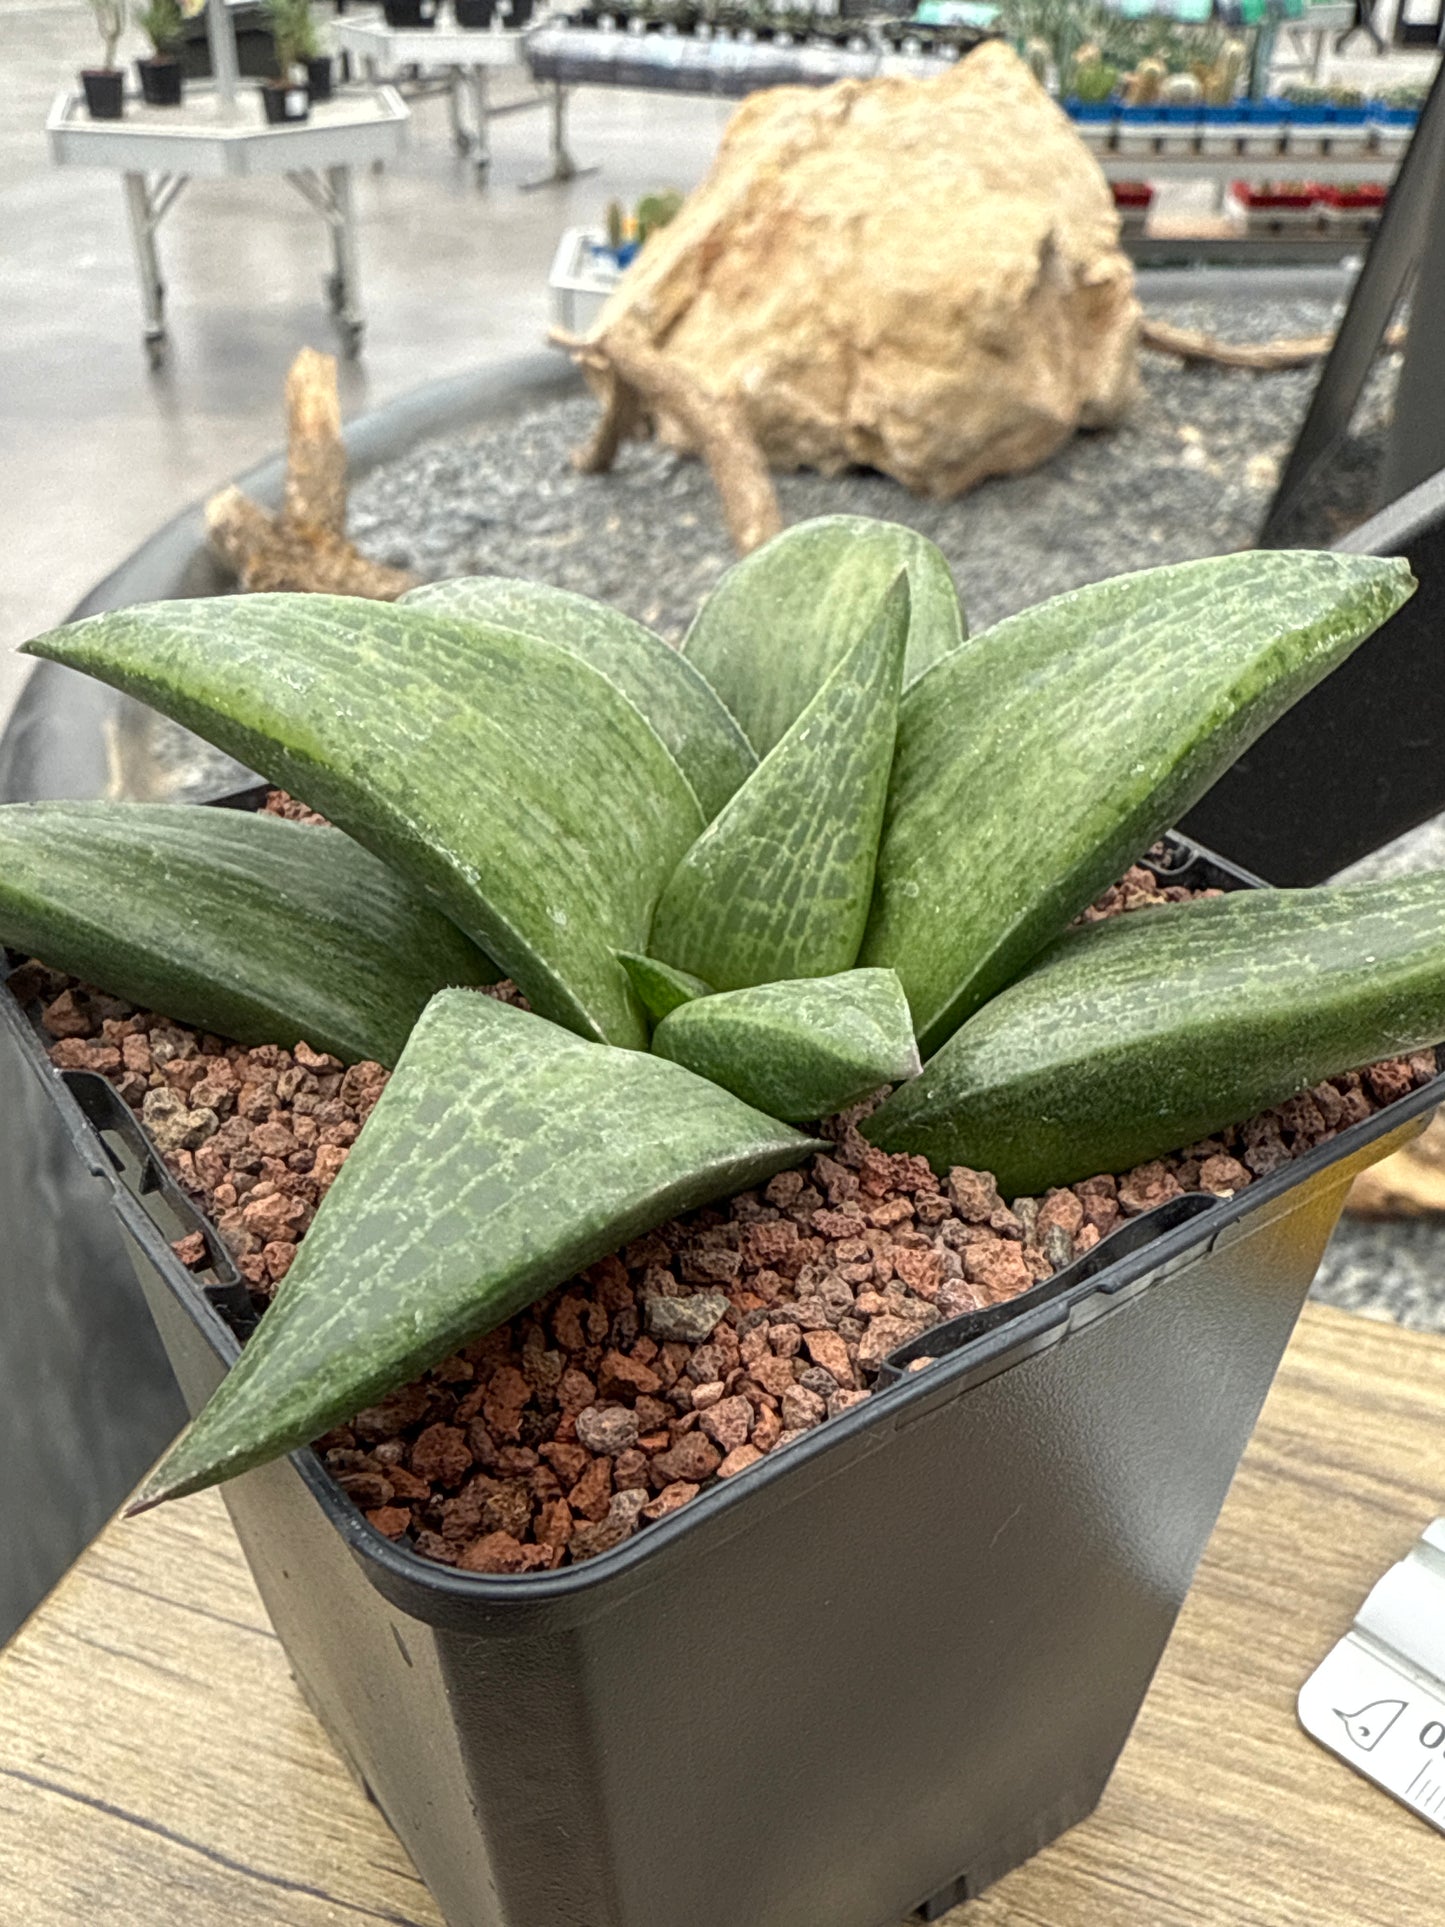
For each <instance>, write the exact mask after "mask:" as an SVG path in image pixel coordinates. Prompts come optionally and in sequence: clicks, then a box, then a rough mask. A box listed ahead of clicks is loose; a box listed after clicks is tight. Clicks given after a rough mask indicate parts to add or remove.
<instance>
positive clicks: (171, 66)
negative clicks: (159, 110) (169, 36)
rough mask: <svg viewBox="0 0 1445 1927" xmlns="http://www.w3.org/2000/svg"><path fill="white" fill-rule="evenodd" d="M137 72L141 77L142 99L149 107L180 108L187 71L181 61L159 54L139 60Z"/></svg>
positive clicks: (136, 65) (136, 66)
mask: <svg viewBox="0 0 1445 1927" xmlns="http://www.w3.org/2000/svg"><path fill="white" fill-rule="evenodd" d="M135 70H136V72H137V73H138V74H139V75H140V90H141V97H142V98H143V100H144V101H145V103H146V105H147V107H179V106H180V104H181V96H182V93H183V92H184V87H185V69H184V68H183V67H182V65H181V63H180V61H179V60H172V59H171V58H170V56H169V55H167V54H157V55H155V56H153V57H152V58H150V59H147V60H138V61H137V62H136V63H135Z"/></svg>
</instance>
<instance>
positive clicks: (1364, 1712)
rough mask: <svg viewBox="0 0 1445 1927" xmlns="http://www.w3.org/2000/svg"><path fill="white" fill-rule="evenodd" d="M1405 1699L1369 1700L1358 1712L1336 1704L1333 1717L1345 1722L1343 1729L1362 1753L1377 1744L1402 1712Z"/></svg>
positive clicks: (1405, 1703)
mask: <svg viewBox="0 0 1445 1927" xmlns="http://www.w3.org/2000/svg"><path fill="white" fill-rule="evenodd" d="M1406 1705H1407V1702H1406V1701H1405V1700H1371V1701H1370V1703H1369V1705H1368V1706H1362V1707H1361V1708H1360V1710H1359V1712H1358V1713H1345V1712H1342V1711H1341V1710H1340V1708H1339V1707H1338V1706H1337V1707H1336V1708H1335V1717H1336V1718H1337V1719H1341V1720H1343V1721H1344V1723H1345V1731H1346V1732H1347V1733H1348V1734H1349V1736H1350V1738H1351V1739H1352V1740H1353V1741H1354V1743H1355V1745H1356V1746H1357V1747H1359V1749H1360V1751H1361V1752H1362V1753H1368V1752H1369V1751H1370V1749H1371V1748H1372V1747H1374V1746H1377V1745H1378V1744H1379V1742H1380V1741H1381V1740H1382V1739H1383V1738H1384V1736H1385V1735H1386V1734H1387V1733H1388V1732H1389V1730H1390V1728H1391V1727H1392V1726H1393V1725H1394V1724H1395V1722H1396V1720H1397V1719H1399V1717H1400V1715H1401V1714H1402V1713H1403V1712H1404V1710H1405V1707H1406Z"/></svg>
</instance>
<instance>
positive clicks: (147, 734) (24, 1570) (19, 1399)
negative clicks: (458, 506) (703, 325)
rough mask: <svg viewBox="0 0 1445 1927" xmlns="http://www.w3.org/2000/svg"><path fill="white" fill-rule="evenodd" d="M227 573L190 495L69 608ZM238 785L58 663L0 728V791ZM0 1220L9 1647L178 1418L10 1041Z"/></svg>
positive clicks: (269, 485)
mask: <svg viewBox="0 0 1445 1927" xmlns="http://www.w3.org/2000/svg"><path fill="white" fill-rule="evenodd" d="M580 380H581V377H580V376H579V375H578V374H577V373H576V371H575V370H574V369H573V368H572V366H571V364H570V363H568V362H567V361H565V360H564V359H563V358H562V357H561V356H558V355H553V354H540V353H539V354H535V355H526V356H522V357H519V358H517V359H516V360H513V361H507V362H503V363H502V364H500V365H499V366H497V367H494V368H489V369H483V370H479V371H478V372H476V373H473V374H468V375H460V376H457V377H455V378H453V379H451V380H448V381H440V382H433V383H431V384H429V385H428V386H427V387H425V388H422V389H418V390H416V391H415V392H414V393H412V394H409V395H405V396H403V397H402V398H401V399H400V400H398V401H395V402H392V403H390V404H388V406H386V407H385V408H379V409H377V410H376V411H375V412H374V413H372V414H369V415H365V416H363V417H361V419H360V420H358V421H356V422H353V423H352V424H351V426H350V427H349V428H348V429H347V430H346V447H347V454H348V456H349V458H350V465H351V473H352V475H353V476H354V477H355V476H360V475H364V474H365V473H366V472H367V470H368V469H371V468H375V467H376V466H377V465H378V464H380V463H382V462H387V461H391V460H393V459H394V458H395V457H396V456H398V455H401V454H404V453H405V452H406V451H407V450H408V449H410V448H412V447H414V446H415V445H416V444H417V443H418V442H422V441H425V440H428V439H429V438H431V437H432V436H436V435H442V434H446V433H448V432H449V431H452V430H457V429H464V428H469V427H478V426H484V425H485V424H487V423H488V422H498V423H500V422H504V421H507V420H509V419H511V418H512V417H513V416H515V415H517V414H520V413H523V412H525V411H526V410H527V409H529V408H533V407H535V406H536V405H537V404H538V403H539V402H542V401H548V400H551V399H552V398H553V397H555V396H559V395H566V394H572V393H575V392H576V391H577V388H578V386H579V384H580ZM284 477H285V461H284V457H282V456H280V455H277V456H273V457H272V459H271V460H270V461H267V462H263V463H262V464H261V465H260V467H258V468H254V469H251V470H250V471H249V472H248V473H246V474H245V475H241V476H238V477H237V484H238V486H239V487H241V488H242V489H244V490H245V492H246V493H247V494H248V495H250V496H253V497H254V498H255V499H256V500H257V501H259V502H263V503H265V504H266V505H267V506H268V507H269V506H275V505H276V504H277V503H279V501H280V499H281V489H282V484H283V481H284ZM233 586H234V585H233V584H232V583H231V581H230V580H229V579H228V577H227V576H226V575H225V573H224V571H223V570H222V568H221V567H220V565H219V563H217V561H216V560H215V558H214V557H213V556H212V554H211V552H210V550H209V548H208V547H207V545H206V533H205V516H204V508H203V505H202V504H200V503H197V504H196V505H195V506H194V507H193V508H189V509H186V510H185V511H184V513H182V514H180V515H178V516H176V517H175V519H174V520H173V521H171V522H168V523H167V524H166V525H165V527H164V528H162V529H160V530H159V531H158V532H157V533H156V534H155V535H153V536H152V537H151V538H150V540H149V541H148V542H145V543H144V544H142V546H141V547H140V548H139V549H137V550H136V551H135V553H134V554H133V555H132V556H130V557H129V559H128V560H126V561H125V562H123V563H122V564H121V566H120V567H119V568H118V569H116V570H115V571H114V572H113V573H112V574H111V575H108V576H107V577H106V578H105V580H104V581H103V582H100V583H98V584H97V585H96V587H95V588H94V589H92V590H91V592H90V594H89V595H87V596H86V597H85V599H84V601H83V602H81V603H80V604H79V606H78V607H77V608H75V609H74V610H72V611H71V619H72V620H73V619H74V618H75V617H78V616H87V615H95V614H98V613H99V612H100V611H102V610H105V609H123V608H128V607H130V606H132V605H133V604H135V603H138V602H155V601H167V600H171V599H173V598H177V597H181V596H206V595H223V594H225V593H227V592H228V591H229V590H230V589H232V587H233ZM118 770H119V771H120V772H122V773H123V778H124V780H123V782H122V783H119V784H118V783H117V782H116V781H115V776H116V772H117V771H118ZM249 780H251V779H250V777H249V772H247V771H244V770H242V769H241V767H240V765H239V764H236V763H233V762H232V761H231V760H230V758H229V757H224V756H221V755H220V754H219V753H218V752H217V751H215V750H213V749H212V748H210V746H209V745H208V744H205V743H202V742H200V741H199V740H198V739H197V738H196V737H194V736H191V735H189V734H188V732H186V731H185V730H183V729H179V728H178V727H177V726H176V725H175V724H173V723H170V722H167V721H166V720H165V719H164V718H162V717H158V716H157V715H155V713H154V712H153V711H152V710H149V709H147V708H145V707H144V706H143V705H142V704H140V703H137V702H134V701H132V700H131V699H130V698H129V697H127V696H122V695H120V694H119V693H117V692H116V691H115V690H112V689H107V688H105V687H104V686H103V685H102V684H100V683H98V682H93V681H91V679H90V678H89V677H87V676H80V675H77V674H76V673H75V672H74V671H73V670H70V669H62V668H60V667H59V666H58V665H57V664H55V663H49V662H42V663H39V664H37V666H36V668H35V670H34V672H33V674H32V675H31V677H30V680H29V682H28V683H27V684H26V687H25V689H24V692H23V693H22V695H21V697H20V701H19V703H18V704H17V705H16V708H15V713H14V715H13V717H12V718H11V721H10V725H9V727H8V728H7V729H6V731H5V733H4V735H3V737H0V802H18V801H36V800H40V799H42V798H52V797H96V796H106V795H111V796H124V797H127V798H130V799H136V798H139V797H149V798H151V799H160V798H168V799H170V800H173V801H199V800H201V799H202V798H204V797H206V796H215V795H219V794H224V793H225V792H226V791H228V790H231V789H236V788H239V787H242V786H244V784H245V783H246V782H247V781H249ZM37 1207H38V1208H37ZM0 1226H9V1227H14V1228H16V1229H17V1230H23V1231H24V1232H25V1234H26V1235H24V1236H21V1237H19V1238H18V1239H17V1238H16V1237H14V1236H12V1237H11V1238H10V1239H9V1242H8V1249H9V1250H10V1251H11V1252H12V1253H16V1252H23V1254H24V1258H23V1263H20V1264H16V1265H14V1266H13V1267H6V1266H4V1265H0V1464H3V1465H4V1466H5V1467H6V1472H7V1477H6V1479H5V1482H4V1485H3V1488H0V1548H3V1557H0V1644H3V1643H4V1641H5V1640H6V1639H7V1638H8V1637H9V1635H10V1634H11V1633H12V1632H13V1631H14V1629H15V1628H16V1626H18V1625H19V1623H20V1621H21V1620H22V1619H23V1618H24V1617H25V1615H26V1613H27V1612H29V1610H30V1609H31V1607H32V1606H34V1605H35V1604H36V1602H37V1601H38V1600H39V1599H41V1598H43V1596H44V1595H45V1593H46V1592H48V1591H49V1589H50V1587H51V1586H52V1585H54V1583H55V1581H56V1580H57V1579H58V1578H59V1577H60V1575H61V1573H63V1572H64V1571H65V1569H66V1567H67V1566H68V1565H69V1564H70V1563H71V1561H72V1560H73V1559H74V1558H75V1557H76V1556H77V1554H78V1553H80V1552H81V1551H82V1550H83V1548H84V1547H85V1546H86V1545H87V1543H88V1542H89V1541H90V1539H91V1538H92V1537H93V1536H94V1535H95V1533H97V1532H98V1531H99V1530H100V1528H101V1527H102V1526H103V1525H104V1524H105V1522H106V1520H107V1519H108V1518H109V1517H110V1516H111V1514H112V1513H113V1512H114V1511H115V1509H116V1507H117V1506H118V1505H119V1504H120V1502H121V1501H122V1499H124V1498H125V1496H126V1494H127V1493H128V1492H130V1491H131V1489H132V1488H133V1487H134V1486H135V1485H136V1483H137V1482H138V1480H139V1479H140V1477H141V1475H142V1473H143V1472H145V1471H146V1469H147V1468H148V1467H149V1466H150V1465H151V1464H152V1463H153V1462H154V1461H155V1459H156V1458H158V1457H159V1455H160V1453H161V1451H162V1450H163V1449H164V1447H165V1446H166V1445H167V1444H168V1443H169V1442H170V1440H171V1439H172V1438H173V1437H174V1436H175V1434H176V1433H177V1432H178V1431H179V1430H180V1427H181V1425H182V1424H183V1423H184V1420H185V1416H186V1414H185V1407H184V1405H183V1403H182V1400H181V1396H180V1392H179V1390H178V1389H177V1386H176V1383H175V1379H174V1377H173V1375H172V1373H171V1368H170V1365H169V1363H168V1362H167V1360H166V1355H165V1352H164V1350H163V1349H162V1347H161V1344H160V1341H159V1339H158V1338H157V1336H156V1332H155V1327H154V1325H153V1323H152V1321H151V1318H150V1315H149V1314H148V1312H147V1311H146V1307H145V1302H144V1300H143V1299H142V1297H141V1293H140V1288H139V1286H138V1284H137V1282H136V1274H135V1270H134V1267H133V1266H132V1264H131V1262H130V1260H129V1258H128V1256H127V1254H126V1250H125V1246H124V1244H123V1243H122V1241H121V1238H120V1235H119V1232H118V1229H117V1225H116V1220H115V1216H114V1214H113V1212H112V1211H111V1209H110V1208H109V1205H108V1202H107V1195H106V1191H105V1189H104V1188H103V1187H102V1186H101V1185H100V1184H98V1183H97V1182H96V1181H95V1178H94V1176H93V1175H92V1173H91V1172H89V1171H87V1170H86V1169H85V1168H84V1166H83V1165H82V1163H81V1162H80V1160H79V1159H78V1158H77V1156H76V1153H75V1148H74V1145H73V1143H72V1142H71V1141H70V1139H69V1138H68V1137H67V1135H66V1134H65V1132H64V1131H63V1130H62V1129H61V1128H60V1126H59V1123H58V1120H57V1117H56V1112H55V1106H54V1104H53V1103H52V1102H51V1101H50V1099H49V1097H48V1096H47V1095H46V1093H45V1092H44V1091H43V1090H42V1089H41V1088H40V1087H39V1085H38V1084H37V1082H36V1080H35V1078H34V1076H33V1074H32V1073H31V1071H29V1070H27V1069H26V1067H25V1065H24V1064H23V1063H22V1062H21V1061H20V1060H19V1059H18V1058H17V1057H15V1056H14V1054H13V1053H7V1052H4V1051H0ZM32 1232H33V1235H32Z"/></svg>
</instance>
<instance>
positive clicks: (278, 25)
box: [261, 0, 331, 126]
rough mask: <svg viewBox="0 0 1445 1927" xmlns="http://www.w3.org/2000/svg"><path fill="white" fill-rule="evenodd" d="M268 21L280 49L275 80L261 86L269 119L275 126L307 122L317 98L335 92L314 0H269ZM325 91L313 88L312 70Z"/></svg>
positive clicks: (273, 38) (277, 52) (265, 82)
mask: <svg viewBox="0 0 1445 1927" xmlns="http://www.w3.org/2000/svg"><path fill="white" fill-rule="evenodd" d="M265 9H266V24H267V25H268V26H269V27H270V29H271V39H272V42H273V44H274V46H275V49H276V74H277V77H276V79H275V80H267V81H264V82H263V83H262V86H261V101H262V104H263V106H264V107H265V110H266V119H267V120H268V121H269V122H270V123H271V124H272V125H273V126H280V125H282V124H283V123H285V122H287V121H304V120H306V119H307V118H308V117H309V115H310V112H311V102H312V99H313V97H314V98H316V99H321V100H325V99H328V98H329V97H330V93H331V62H330V60H329V59H325V58H323V56H322V53H321V43H320V41H319V40H318V39H317V36H316V23H315V21H314V20H313V19H312V16H311V0H265ZM313 67H314V68H315V69H316V70H317V72H316V78H317V80H318V81H319V82H320V85H321V88H322V89H323V90H324V91H321V92H319V93H317V92H315V91H314V90H313V87H312V70H313Z"/></svg>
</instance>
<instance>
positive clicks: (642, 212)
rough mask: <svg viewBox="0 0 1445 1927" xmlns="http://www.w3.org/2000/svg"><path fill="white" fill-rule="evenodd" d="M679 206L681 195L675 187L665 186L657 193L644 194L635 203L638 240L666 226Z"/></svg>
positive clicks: (644, 238)
mask: <svg viewBox="0 0 1445 1927" xmlns="http://www.w3.org/2000/svg"><path fill="white" fill-rule="evenodd" d="M681 206H682V195H681V194H680V193H679V192H678V190H677V189H676V188H675V187H665V188H663V189H662V190H661V192H660V193H657V194H644V195H643V197H642V199H641V200H640V201H639V202H638V203H637V239H638V241H639V242H642V241H645V240H646V239H647V237H648V235H649V234H655V233H656V232H657V230H658V228H662V227H666V226H667V224H668V222H669V221H670V220H671V219H672V218H673V216H674V215H675V214H676V213H677V210H678V209H679V208H680V207H681Z"/></svg>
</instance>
